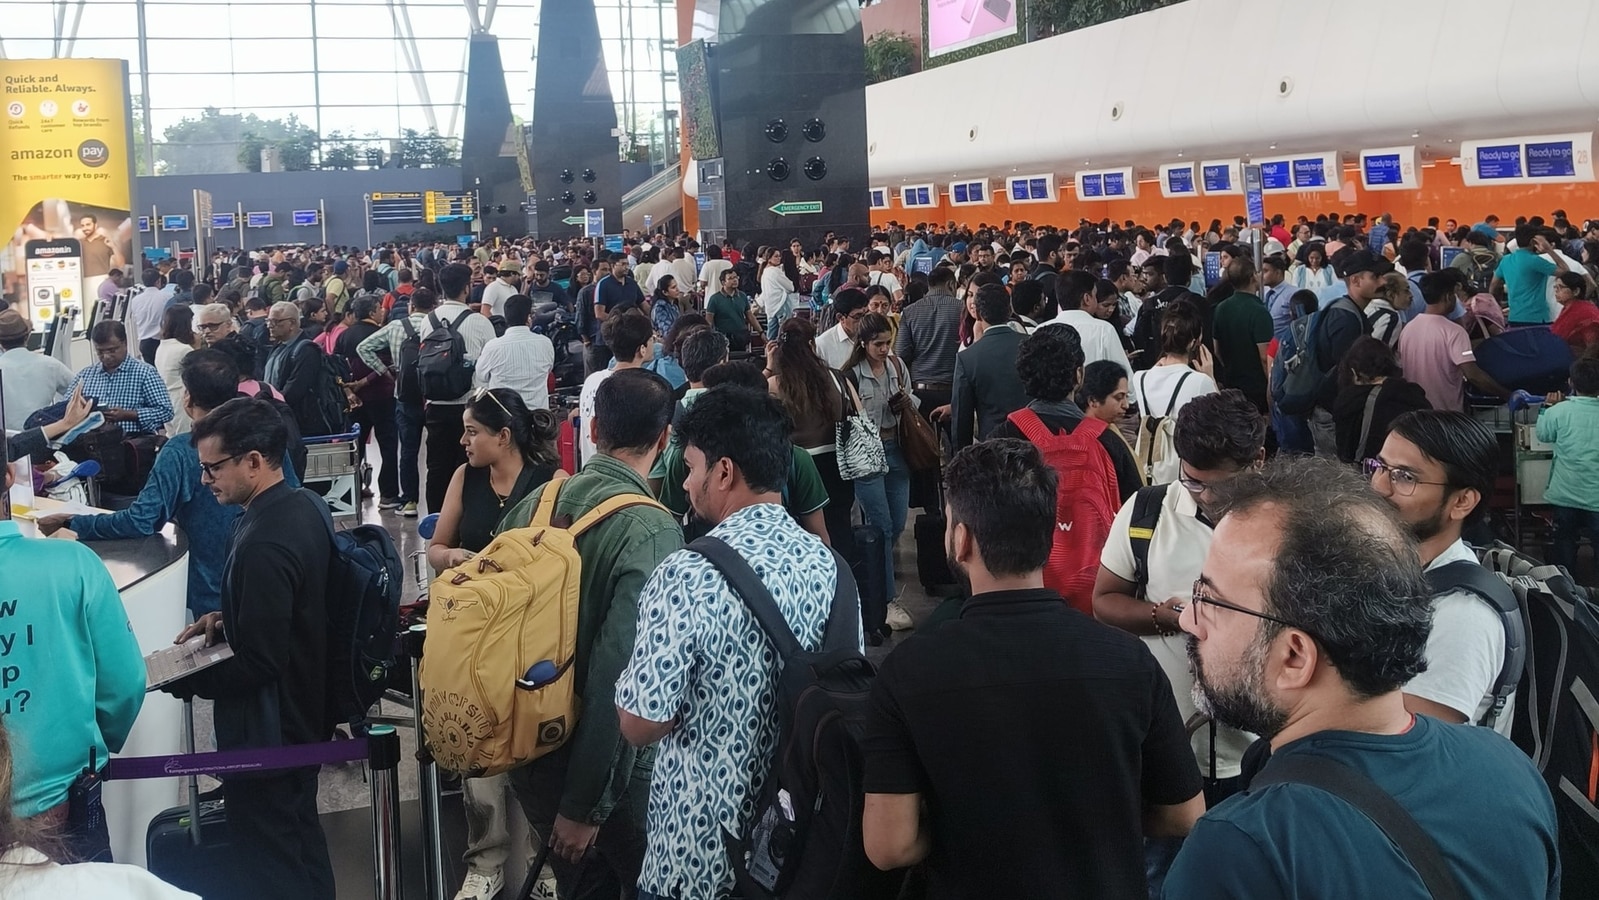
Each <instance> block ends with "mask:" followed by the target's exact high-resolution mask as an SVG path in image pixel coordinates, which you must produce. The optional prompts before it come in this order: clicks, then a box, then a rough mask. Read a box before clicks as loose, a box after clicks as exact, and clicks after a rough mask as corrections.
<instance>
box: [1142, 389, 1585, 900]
mask: <svg viewBox="0 0 1599 900" xmlns="http://www.w3.org/2000/svg"><path fill="white" fill-rule="evenodd" d="M1192 406H1193V404H1190V405H1189V407H1185V409H1184V412H1186V411H1187V409H1188V408H1191V407H1192ZM1213 502H1214V503H1215V505H1216V507H1217V509H1218V511H1219V512H1220V514H1221V518H1220V521H1219V522H1218V523H1217V525H1216V536H1215V540H1214V541H1213V542H1212V543H1211V546H1210V551H1209V554H1208V555H1207V556H1206V558H1205V561H1204V564H1203V567H1202V570H1201V572H1200V575H1199V583H1198V585H1197V586H1196V588H1195V589H1194V592H1193V597H1192V601H1191V602H1190V603H1189V604H1187V605H1186V608H1185V609H1184V610H1183V612H1182V614H1181V624H1182V627H1183V630H1184V631H1186V632H1188V634H1189V637H1188V654H1189V657H1190V660H1191V662H1192V665H1193V667H1194V672H1195V680H1196V682H1197V683H1198V685H1199V690H1200V695H1201V706H1202V708H1204V710H1205V711H1206V712H1207V713H1209V714H1211V715H1213V716H1215V717H1216V718H1218V719H1220V720H1221V721H1223V722H1225V723H1228V724H1230V725H1232V726H1234V727H1236V728H1239V729H1242V730H1245V731H1251V732H1255V733H1258V734H1260V735H1261V736H1262V737H1263V738H1265V739H1267V740H1268V741H1269V742H1270V748H1271V752H1272V756H1271V759H1270V761H1269V762H1267V763H1266V764H1265V766H1264V768H1262V769H1261V771H1260V772H1259V773H1258V774H1256V775H1255V776H1254V779H1253V781H1252V782H1251V784H1250V788H1249V790H1248V791H1246V792H1245V793H1242V794H1239V795H1237V796H1234V797H1233V798H1231V799H1229V800H1227V801H1226V802H1224V803H1222V804H1220V805H1219V806H1214V807H1212V808H1211V809H1210V811H1209V812H1207V813H1206V814H1205V815H1204V816H1203V817H1202V818H1201V819H1200V820H1199V823H1198V824H1197V825H1196V826H1194V829H1193V830H1192V832H1190V834H1189V835H1188V838H1187V840H1186V841H1185V842H1184V843H1183V847H1182V850H1181V851H1180V852H1179V853H1178V856H1177V859H1176V862H1175V863H1174V864H1173V865H1172V868H1171V872H1170V874H1169V875H1168V876H1167V879H1166V884H1165V894H1164V896H1165V897H1168V898H1182V900H1190V898H1224V897H1225V898H1233V897H1426V896H1429V895H1431V896H1434V897H1443V896H1456V897H1540V898H1554V897H1557V896H1559V894H1560V858H1559V837H1558V834H1557V824H1556V816H1555V809H1554V804H1553V802H1552V800H1551V798H1550V795H1549V790H1548V788H1547V786H1546V785H1545V784H1544V781H1543V779H1542V777H1541V776H1540V775H1539V774H1538V772H1537V770H1536V769H1535V768H1534V767H1533V765H1532V763H1531V761H1530V760H1529V759H1528V758H1527V757H1526V755H1524V754H1523V753H1522V752H1521V751H1520V750H1518V749H1517V748H1516V746H1515V745H1514V744H1512V743H1510V742H1509V741H1507V740H1504V739H1503V738H1501V737H1500V736H1498V735H1495V734H1490V733H1489V731H1488V729H1485V728H1465V727H1460V726H1456V725H1450V724H1446V723H1444V722H1440V721H1439V720H1437V719H1434V718H1432V717H1430V716H1426V715H1416V714H1414V712H1413V711H1412V710H1410V709H1407V698H1406V697H1405V695H1404V693H1403V691H1404V687H1405V685H1406V684H1407V683H1408V682H1411V681H1412V680H1413V679H1414V678H1415V677H1416V676H1417V675H1419V674H1421V673H1422V672H1424V671H1426V670H1427V668H1428V664H1429V661H1428V637H1429V633H1430V631H1431V629H1432V627H1433V619H1434V614H1433V602H1432V598H1431V596H1430V594H1431V592H1430V590H1429V589H1428V586H1427V582H1426V580H1425V579H1424V578H1423V577H1422V573H1421V566H1420V564H1419V560H1418V558H1417V556H1416V550H1415V545H1414V544H1413V543H1412V541H1411V537H1410V534H1409V533H1408V530H1407V529H1406V527H1405V525H1404V524H1403V523H1401V522H1400V521H1399V520H1398V518H1397V517H1395V516H1394V515H1393V512H1392V510H1391V509H1390V508H1389V505H1388V504H1387V503H1386V502H1384V500H1383V498H1381V497H1379V496H1377V495H1376V494H1375V493H1374V492H1372V491H1371V490H1370V489H1369V488H1368V487H1366V485H1365V484H1363V483H1362V481H1361V480H1360V478H1359V477H1358V476H1356V475H1355V474H1353V473H1352V472H1350V471H1349V470H1348V469H1346V468H1343V467H1341V466H1338V465H1336V464H1334V463H1331V462H1329V461H1325V460H1314V459H1303V458H1297V457H1283V458H1279V459H1278V460H1277V461H1275V462H1274V463H1272V464H1271V465H1269V466H1267V467H1266V468H1265V469H1264V470H1263V471H1261V472H1259V473H1255V472H1250V473H1244V474H1242V475H1240V476H1238V477H1236V478H1234V479H1232V480H1231V481H1230V482H1228V483H1227V484H1226V485H1224V486H1219V487H1218V489H1217V490H1216V496H1215V498H1214V499H1213ZM1357 792H1363V793H1364V794H1365V796H1366V797H1367V798H1369V802H1363V801H1361V800H1357V799H1356V797H1357V796H1358V793H1357ZM1329 795H1331V796H1329ZM1384 810H1386V811H1384ZM1383 820H1386V823H1387V824H1386V825H1379V821H1383ZM1407 826H1408V827H1407ZM1429 858H1431V859H1432V860H1433V861H1435V862H1436V865H1427V864H1426V861H1427V860H1428V859H1429ZM1422 871H1426V872H1428V874H1427V875H1426V876H1424V875H1423V874H1422Z"/></svg>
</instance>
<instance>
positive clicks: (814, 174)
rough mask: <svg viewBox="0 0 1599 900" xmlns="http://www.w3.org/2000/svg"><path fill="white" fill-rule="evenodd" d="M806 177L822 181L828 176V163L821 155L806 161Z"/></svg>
mask: <svg viewBox="0 0 1599 900" xmlns="http://www.w3.org/2000/svg"><path fill="white" fill-rule="evenodd" d="M805 177H806V178H809V179H810V180H812V181H821V180H822V179H823V178H826V177H827V163H826V161H824V160H823V159H822V158H821V157H820V156H813V157H811V158H810V159H807V160H806V161H805Z"/></svg>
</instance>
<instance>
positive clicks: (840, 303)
mask: <svg viewBox="0 0 1599 900" xmlns="http://www.w3.org/2000/svg"><path fill="white" fill-rule="evenodd" d="M871 302H872V300H871V298H870V297H868V296H866V292H865V291H862V290H859V289H857V288H853V287H848V288H844V289H842V290H840V291H839V292H838V293H836V294H834V295H833V310H834V312H835V313H837V315H838V324H836V325H834V326H833V327H832V328H829V329H827V330H826V331H824V332H822V333H821V334H819V335H817V336H816V355H817V356H820V357H821V358H822V361H823V362H825V363H827V366H828V368H830V369H842V368H843V367H844V363H846V362H849V355H850V353H851V352H852V351H854V349H855V329H856V327H857V326H859V325H860V324H861V319H862V318H864V317H865V315H866V307H867V306H868V305H869V304H870V303H871Z"/></svg>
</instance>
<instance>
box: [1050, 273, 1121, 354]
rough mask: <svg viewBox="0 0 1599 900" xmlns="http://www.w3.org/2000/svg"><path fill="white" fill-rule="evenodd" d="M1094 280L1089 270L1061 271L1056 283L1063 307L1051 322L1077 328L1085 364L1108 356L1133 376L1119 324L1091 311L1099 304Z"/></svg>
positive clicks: (1056, 294)
mask: <svg viewBox="0 0 1599 900" xmlns="http://www.w3.org/2000/svg"><path fill="white" fill-rule="evenodd" d="M1094 282H1095V279H1094V276H1093V274H1091V273H1089V272H1082V271H1079V270H1076V269H1072V270H1070V271H1066V272H1062V273H1060V276H1059V277H1058V278H1057V279H1056V282H1055V296H1056V298H1057V299H1058V300H1059V302H1060V307H1061V310H1060V314H1059V315H1057V316H1056V317H1055V318H1054V319H1053V320H1052V321H1053V323H1059V324H1061V325H1070V326H1071V327H1073V328H1075V329H1076V330H1077V336H1078V338H1080V339H1081V340H1082V342H1083V365H1085V366H1086V365H1088V364H1089V363H1093V362H1097V361H1099V360H1102V359H1108V360H1111V361H1113V362H1115V363H1116V364H1117V365H1120V366H1121V367H1122V369H1123V370H1124V371H1125V372H1126V373H1127V377H1129V378H1131V377H1132V375H1133V367H1132V365H1130V364H1129V363H1128V362H1127V351H1126V350H1125V349H1124V348H1123V347H1122V339H1121V335H1119V334H1117V333H1116V326H1115V325H1112V324H1111V323H1110V322H1108V321H1106V320H1104V319H1101V318H1099V317H1098V316H1096V315H1094V313H1093V311H1092V310H1093V309H1094V308H1095V307H1097V306H1098V305H1099V302H1098V301H1097V300H1096V299H1095V298H1094Z"/></svg>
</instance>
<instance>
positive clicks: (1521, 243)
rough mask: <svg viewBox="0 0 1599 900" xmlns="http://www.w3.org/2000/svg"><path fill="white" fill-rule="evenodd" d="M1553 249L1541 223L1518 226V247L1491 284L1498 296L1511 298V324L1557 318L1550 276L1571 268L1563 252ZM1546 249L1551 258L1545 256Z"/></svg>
mask: <svg viewBox="0 0 1599 900" xmlns="http://www.w3.org/2000/svg"><path fill="white" fill-rule="evenodd" d="M1553 251H1554V247H1553V246H1551V245H1550V243H1549V241H1548V240H1547V239H1545V238H1544V236H1543V235H1541V234H1539V233H1538V228H1537V226H1535V225H1517V226H1516V250H1515V252H1513V253H1508V254H1506V255H1505V258H1504V259H1501V260H1500V261H1499V267H1498V268H1496V269H1495V270H1494V280H1493V284H1492V285H1491V286H1490V290H1492V291H1493V295H1494V296H1495V297H1497V298H1499V300H1500V301H1501V302H1504V301H1508V302H1509V304H1510V312H1509V320H1510V324H1511V325H1548V324H1549V323H1550V322H1551V321H1553V319H1552V318H1551V317H1550V314H1549V278H1550V277H1551V276H1553V275H1554V274H1555V273H1556V272H1569V271H1571V267H1570V266H1568V265H1566V261H1565V260H1564V259H1562V258H1561V257H1560V254H1558V253H1555V252H1553ZM1545 253H1547V254H1549V259H1545V258H1544V256H1543V254H1545ZM1550 259H1552V260H1554V261H1553V262H1550V261H1549V260H1550Z"/></svg>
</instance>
